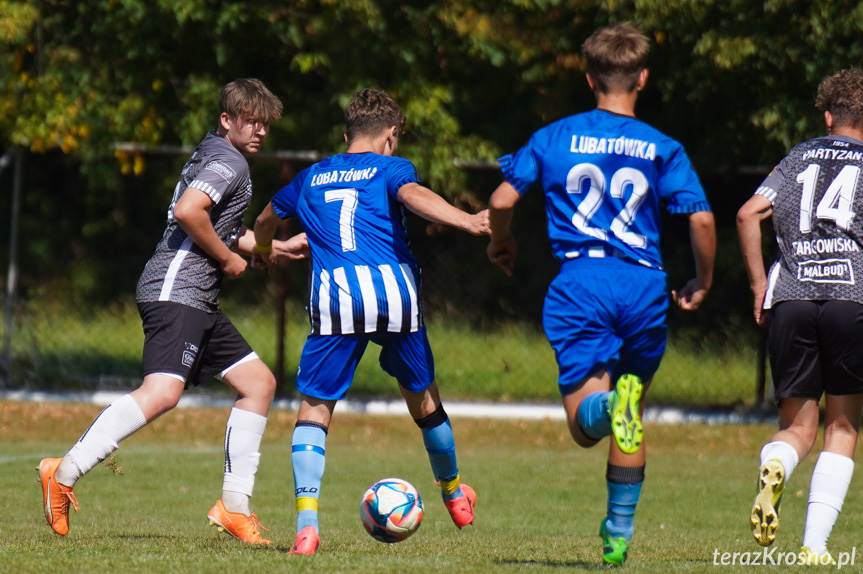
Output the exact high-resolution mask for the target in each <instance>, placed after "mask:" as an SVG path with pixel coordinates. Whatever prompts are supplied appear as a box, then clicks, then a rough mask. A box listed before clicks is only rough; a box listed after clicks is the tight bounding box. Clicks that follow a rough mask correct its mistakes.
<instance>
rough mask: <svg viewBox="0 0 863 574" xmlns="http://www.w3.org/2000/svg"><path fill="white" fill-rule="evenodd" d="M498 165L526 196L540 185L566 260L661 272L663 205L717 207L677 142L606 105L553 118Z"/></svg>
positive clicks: (555, 242)
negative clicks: (626, 262)
mask: <svg viewBox="0 0 863 574" xmlns="http://www.w3.org/2000/svg"><path fill="white" fill-rule="evenodd" d="M499 162H500V166H501V171H502V172H503V175H504V177H505V178H506V180H507V181H508V182H509V183H511V184H512V185H513V187H515V188H516V190H518V192H519V193H521V194H523V193H525V192H526V191H527V190H528V189H529V188H530V187H531V186H532V184H534V183H536V182H539V183H541V185H542V188H543V190H544V191H545V199H546V215H547V220H548V237H549V240H550V241H551V246H552V250H553V252H554V255H555V257H556V258H557V259H558V260H559V261H564V260H567V259H573V258H575V257H580V256H597V255H599V256H602V253H608V254H615V255H618V256H623V257H626V258H628V259H632V260H634V261H638V262H639V263H641V264H643V265H646V266H648V267H652V268H657V269H661V268H662V256H661V254H660V249H659V239H660V231H661V229H660V224H661V219H660V211H659V209H660V206H661V205H662V204H665V208H666V209H667V210H668V211H669V212H670V213H674V214H677V213H682V214H690V213H695V212H697V211H710V205H709V204H708V202H707V198H706V196H705V193H704V189H703V188H702V187H701V183H700V182H699V181H698V176H697V175H696V174H695V171H693V169H692V166H691V164H690V162H689V158H688V157H687V156H686V153H685V152H684V150H683V147H682V146H681V145H680V144H679V143H678V142H676V141H675V140H673V139H671V138H670V137H668V136H666V135H664V134H663V133H661V132H660V131H658V130H656V129H654V128H652V127H650V126H649V125H647V124H645V123H644V122H641V121H639V120H636V119H635V118H632V117H628V116H621V115H618V114H614V113H610V112H607V111H604V110H598V109H596V110H592V111H589V112H586V113H582V114H576V115H574V116H570V117H567V118H564V119H562V120H559V121H557V122H554V123H552V124H550V125H548V126H546V127H544V128H542V129H540V130H539V131H537V132H536V133H534V134H533V136H531V138H530V140H529V141H528V143H527V144H526V145H525V146H524V147H522V148H521V149H519V150H518V151H517V152H516V153H514V154H509V155H505V156H503V157H501V158H500V159H499Z"/></svg>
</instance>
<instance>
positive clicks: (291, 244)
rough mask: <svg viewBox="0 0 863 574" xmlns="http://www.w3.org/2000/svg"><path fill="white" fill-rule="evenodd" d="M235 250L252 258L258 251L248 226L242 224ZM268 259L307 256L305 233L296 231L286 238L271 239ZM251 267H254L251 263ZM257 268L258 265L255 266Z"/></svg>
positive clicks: (307, 245)
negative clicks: (271, 244) (271, 247)
mask: <svg viewBox="0 0 863 574" xmlns="http://www.w3.org/2000/svg"><path fill="white" fill-rule="evenodd" d="M236 250H237V251H238V252H240V253H242V254H243V255H248V256H251V257H252V258H254V256H255V254H256V253H258V251H257V250H256V249H255V234H254V232H253V231H252V230H251V229H249V228H248V227H245V226H243V228H242V229H241V232H240V235H239V237H238V238H237V245H236ZM269 255H270V260H271V261H274V260H278V259H305V258H307V257H308V256H309V242H308V240H307V239H306V234H305V233H298V234H296V235H294V236H293V237H291V238H289V239H286V240H279V239H276V240H273V250H272V252H271V253H270V254H269ZM252 267H256V265H255V263H254V262H253V263H252ZM256 268H258V267H256Z"/></svg>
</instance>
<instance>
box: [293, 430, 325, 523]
mask: <svg viewBox="0 0 863 574" xmlns="http://www.w3.org/2000/svg"><path fill="white" fill-rule="evenodd" d="M326 442H327V432H326V430H324V428H323V427H321V426H319V425H308V424H304V421H299V422H297V426H296V427H294V435H293V438H292V439H291V465H292V466H293V469H294V494H295V496H296V502H297V533H298V534H299V532H300V531H301V530H302V529H303V528H306V527H307V526H314V527H315V530H318V497H319V496H320V491H321V479H322V478H323V476H324V466H325V462H326V449H325V447H326Z"/></svg>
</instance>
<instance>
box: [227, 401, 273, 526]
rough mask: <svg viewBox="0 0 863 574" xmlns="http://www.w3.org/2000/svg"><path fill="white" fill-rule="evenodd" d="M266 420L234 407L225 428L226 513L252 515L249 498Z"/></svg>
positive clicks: (259, 456)
mask: <svg viewBox="0 0 863 574" xmlns="http://www.w3.org/2000/svg"><path fill="white" fill-rule="evenodd" d="M266 426H267V417H265V416H261V415H259V414H255V413H253V412H250V411H244V410H241V409H238V408H236V407H234V408H233V409H231V416H230V417H228V425H227V428H226V429H225V479H224V482H223V483H222V503H223V504H224V505H225V509H226V510H227V511H228V512H242V513H243V514H245V515H246V516H248V515H249V514H251V509H250V508H249V498H251V496H252V491H253V490H254V488H255V474H257V472H258V462H259V461H260V459H261V453H260V452H258V449H259V448H260V446H261V439H262V438H263V436H264V429H265V428H266Z"/></svg>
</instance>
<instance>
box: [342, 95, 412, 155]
mask: <svg viewBox="0 0 863 574" xmlns="http://www.w3.org/2000/svg"><path fill="white" fill-rule="evenodd" d="M393 126H395V127H396V135H399V134H400V133H401V132H402V131H403V130H404V129H405V115H404V114H403V113H402V111H401V109H400V108H399V105H398V104H397V103H396V102H395V100H393V99H392V98H391V97H389V96H388V95H387V94H386V93H384V92H382V91H380V90H374V89H372V88H366V89H365V90H362V91H359V92H357V93H356V94H354V97H353V99H352V100H351V103H349V104H348V107H347V108H345V133H346V134H347V136H348V143H350V142H351V141H353V139H354V138H355V137H357V136H377V135H379V134H380V133H381V132H382V131H384V130H386V129H389V128H391V127H393Z"/></svg>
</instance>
